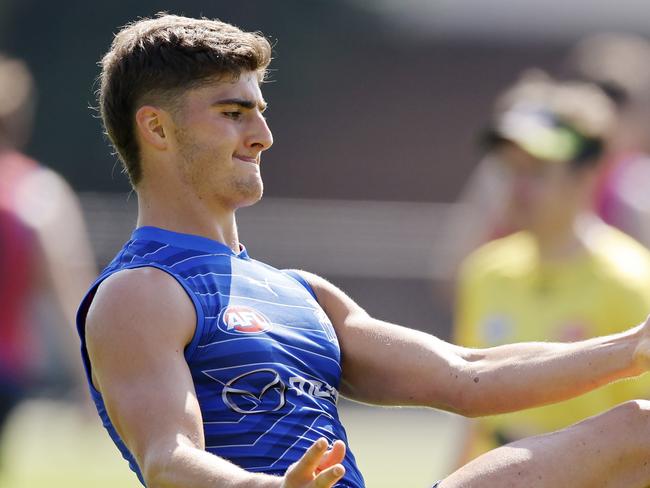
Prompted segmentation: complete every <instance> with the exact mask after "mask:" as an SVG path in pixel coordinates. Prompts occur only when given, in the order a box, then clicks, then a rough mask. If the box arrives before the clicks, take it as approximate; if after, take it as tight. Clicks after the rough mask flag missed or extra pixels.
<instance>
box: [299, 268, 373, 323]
mask: <svg viewBox="0 0 650 488" xmlns="http://www.w3.org/2000/svg"><path fill="white" fill-rule="evenodd" d="M295 271H296V272H297V273H299V274H300V275H301V276H302V277H303V278H304V279H305V280H306V281H307V283H309V285H310V286H311V287H312V289H313V290H314V293H315V294H316V297H317V298H318V302H319V303H320V305H321V307H323V309H324V310H325V313H327V315H328V316H329V317H330V320H331V321H332V323H333V325H334V327H335V328H337V329H338V328H339V327H341V326H342V325H343V324H344V323H346V322H349V320H351V319H353V318H367V316H368V314H367V313H366V311H365V310H364V309H363V308H361V307H360V306H359V305H358V304H357V303H356V302H355V301H354V300H353V299H352V298H350V297H349V296H348V295H347V294H346V293H345V292H344V291H343V290H341V289H340V288H339V287H337V286H336V285H334V284H332V283H330V282H329V281H327V280H326V279H325V278H323V277H322V276H318V275H317V274H314V273H310V272H308V271H304V270H295Z"/></svg>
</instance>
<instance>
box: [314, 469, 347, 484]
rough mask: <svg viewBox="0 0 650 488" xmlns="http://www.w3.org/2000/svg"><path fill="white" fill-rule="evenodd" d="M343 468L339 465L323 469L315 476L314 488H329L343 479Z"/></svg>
mask: <svg viewBox="0 0 650 488" xmlns="http://www.w3.org/2000/svg"><path fill="white" fill-rule="evenodd" d="M344 474H345V468H344V467H343V465H341V464H335V465H334V466H330V467H329V468H327V469H324V470H323V471H321V472H320V473H319V475H318V476H316V479H315V480H314V487H315V488H331V487H332V486H334V483H336V482H337V481H339V480H340V479H341V478H343V475H344Z"/></svg>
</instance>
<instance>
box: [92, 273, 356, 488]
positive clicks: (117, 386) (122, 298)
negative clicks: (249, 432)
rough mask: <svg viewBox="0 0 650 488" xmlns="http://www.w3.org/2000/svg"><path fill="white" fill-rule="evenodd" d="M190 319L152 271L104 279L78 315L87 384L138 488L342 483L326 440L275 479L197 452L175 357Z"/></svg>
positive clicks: (193, 414) (178, 291) (164, 278)
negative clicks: (134, 470) (133, 464)
mask: <svg viewBox="0 0 650 488" xmlns="http://www.w3.org/2000/svg"><path fill="white" fill-rule="evenodd" d="M152 290H154V291H155V293H152V292H151V291H152ZM195 321H196V314H195V311H194V307H193V305H192V303H191V301H190V299H189V297H187V295H186V294H185V292H184V291H183V290H182V288H181V287H180V286H179V284H178V283H177V282H176V281H175V280H174V279H173V278H172V277H170V276H169V275H167V274H166V273H164V272H162V271H160V270H157V269H154V268H140V269H135V270H125V271H121V272H119V273H117V274H115V275H113V276H111V277H110V278H108V279H107V280H106V281H105V282H103V283H102V284H101V285H100V287H99V289H98V291H97V294H96V296H95V298H94V300H93V304H92V306H91V308H90V310H89V313H88V318H87V322H86V337H87V344H88V352H89V356H90V359H91V363H92V368H93V381H94V383H95V386H96V387H97V388H98V390H99V391H101V393H102V396H103V398H104V401H105V404H106V408H107V411H108V414H109V416H110V418H111V421H112V422H113V424H114V425H115V428H116V429H117V431H118V433H119V435H120V437H121V438H122V440H123V441H124V442H125V444H126V445H127V446H128V448H129V450H130V451H131V453H133V455H134V456H135V458H136V461H137V463H138V466H140V469H141V471H142V473H143V476H144V478H145V481H146V483H147V486H148V487H149V488H170V487H179V488H180V487H182V488H208V487H210V488H213V487H215V486H219V487H223V488H248V487H256V488H303V487H304V488H311V487H314V488H316V487H318V488H321V487H322V488H328V487H331V486H333V484H334V483H335V482H336V481H338V480H339V479H340V478H341V477H342V475H343V467H342V466H341V465H340V464H339V463H340V461H341V460H342V459H343V456H344V451H345V448H344V446H342V444H337V445H335V446H334V449H333V450H332V451H330V452H327V442H324V441H323V440H321V441H320V442H316V443H315V444H314V445H313V446H312V447H311V448H310V449H309V450H308V451H307V452H306V453H305V455H304V456H303V458H301V460H300V461H299V462H298V463H296V464H295V465H294V466H292V467H291V468H290V469H289V470H288V471H287V474H286V476H284V477H282V478H280V477H274V476H267V475H263V474H254V473H249V472H247V471H245V470H243V469H241V468H239V467H238V466H235V465H234V464H232V463H230V462H228V461H227V460H225V459H222V458H220V457H217V456H214V455H212V454H210V453H208V452H206V451H205V450H204V447H205V445H204V436H203V424H202V417H201V411H200V408H199V404H198V401H197V397H196V393H195V390H194V385H193V382H192V378H191V375H190V371H189V368H188V366H187V363H186V361H185V358H184V355H183V350H184V348H185V346H186V345H187V344H188V343H189V342H190V341H191V338H192V336H193V334H194V330H195Z"/></svg>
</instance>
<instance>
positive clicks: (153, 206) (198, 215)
mask: <svg viewBox="0 0 650 488" xmlns="http://www.w3.org/2000/svg"><path fill="white" fill-rule="evenodd" d="M137 193H138V222H137V226H138V227H143V226H153V227H160V228H162V229H167V230H171V231H174V232H180V233H184V234H193V235H198V236H202V237H207V238H209V239H212V240H215V241H218V242H221V243H223V244H225V245H226V246H228V247H230V248H231V249H232V250H233V251H234V252H239V251H240V249H241V248H240V244H239V234H238V231H237V221H236V219H235V212H234V211H233V210H230V209H221V208H208V207H207V206H206V205H204V204H201V203H202V202H195V201H191V198H190V197H188V196H184V197H182V198H176V199H175V198H169V197H167V196H162V195H160V194H154V193H152V192H147V191H142V190H138V192H137Z"/></svg>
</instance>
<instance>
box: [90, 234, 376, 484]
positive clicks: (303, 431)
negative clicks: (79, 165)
mask: <svg viewBox="0 0 650 488" xmlns="http://www.w3.org/2000/svg"><path fill="white" fill-rule="evenodd" d="M143 266H150V267H155V268H158V269H160V270H163V271H165V272H166V273H169V274H170V275H171V276H172V277H174V278H175V279H176V280H177V281H178V283H179V284H180V285H181V286H182V287H183V289H184V290H185V292H186V293H187V294H188V296H189V297H190V298H191V300H192V302H193V303H194V307H195V310H196V316H197V323H196V333H195V335H194V337H193V339H192V341H191V343H190V344H189V345H188V346H187V348H186V349H185V359H186V361H187V364H188V366H189V369H190V372H191V374H192V379H193V381H194V387H195V389H196V394H197V397H198V401H199V404H200V407H201V413H202V416H203V430H204V434H205V445H206V450H207V451H208V452H211V453H213V454H215V455H217V456H220V457H223V458H225V459H228V460H230V461H231V462H233V463H234V464H236V465H238V466H241V467H242V468H244V469H246V470H248V471H254V472H263V473H268V474H276V475H282V474H284V472H285V471H286V469H287V468H288V467H289V466H290V465H291V464H292V463H294V462H296V461H297V460H298V459H299V458H300V456H302V454H303V453H304V452H305V450H306V449H307V448H308V447H309V446H310V445H311V444H312V443H313V441H315V440H316V439H318V438H319V437H325V438H327V439H328V440H329V441H330V442H333V441H334V440H336V439H341V440H343V441H345V442H346V444H347V436H346V433H345V429H344V428H343V426H342V425H341V422H340V420H339V416H338V411H337V406H336V404H337V397H338V388H339V383H340V380H341V365H340V349H339V344H338V341H337V338H336V334H335V332H334V329H333V327H332V324H331V323H330V321H329V319H328V317H327V315H326V314H325V312H324V311H323V309H322V308H321V307H320V306H319V304H318V302H317V301H316V298H315V295H314V294H313V291H312V290H311V287H310V286H309V285H308V284H307V283H306V282H305V281H304V280H303V279H302V278H301V277H300V276H299V275H298V274H297V273H295V272H290V271H280V270H277V269H274V268H272V267H270V266H268V265H266V264H263V263H261V262H259V261H255V260H253V259H251V258H250V257H249V256H248V255H247V253H246V251H245V250H244V251H242V252H241V253H239V254H235V253H233V252H232V250H231V249H230V248H228V247H227V246H225V245H224V244H222V243H219V242H217V241H213V240H211V239H207V238H204V237H200V236H194V235H188V234H180V233H176V232H171V231H167V230H163V229H159V228H155V227H141V228H139V229H136V230H135V232H134V233H133V235H132V237H131V240H130V241H128V242H127V243H126V244H125V246H124V247H123V249H122V250H121V252H120V253H119V254H118V255H117V256H116V257H115V259H114V260H113V261H112V262H111V263H110V264H109V265H108V267H107V268H106V269H105V270H104V271H103V272H102V274H101V275H100V276H99V278H98V279H97V280H96V282H95V283H94V284H93V285H92V287H91V289H90V291H89V292H88V294H87V295H86V297H85V298H84V300H83V302H82V304H81V307H80V309H79V313H78V316H77V327H78V330H79V334H80V337H81V344H82V347H81V349H82V356H83V360H84V364H85V367H86V372H87V376H88V381H89V385H90V390H91V395H92V397H93V400H94V401H95V405H96V406H97V410H98V412H99V415H100V417H101V418H102V421H103V424H104V427H105V428H106V429H107V430H108V432H109V434H110V436H111V438H112V439H113V441H114V442H115V444H116V445H117V447H118V448H119V450H120V451H121V453H122V455H123V456H124V458H125V459H127V460H128V461H129V464H130V466H131V469H132V470H133V471H135V473H136V474H137V475H138V477H139V479H140V481H142V482H143V484H144V481H143V478H142V473H141V472H140V470H139V468H138V466H137V464H136V463H135V460H134V458H133V456H132V454H131V453H130V452H129V450H128V449H127V447H126V446H125V445H124V443H123V442H122V440H121V439H120V437H119V435H118V434H117V432H116V430H115V428H114V426H113V424H112V423H111V421H110V419H109V417H108V414H107V413H106V408H105V406H104V402H103V399H102V396H101V394H100V393H99V392H98V391H97V390H96V389H95V388H94V387H93V385H92V381H91V380H90V378H91V365H90V361H89V359H88V353H87V350H86V343H85V336H84V330H85V318H86V314H87V312H88V308H89V306H90V303H91V302H92V299H93V296H94V294H95V291H96V289H97V286H98V285H99V283H101V282H102V281H103V280H104V279H106V278H107V277H108V276H110V275H111V274H113V273H115V272H118V271H120V270H122V269H129V268H137V267H143ZM343 464H344V466H345V468H346V474H345V478H344V479H343V480H341V481H340V482H339V483H338V484H337V485H336V486H337V487H341V488H362V487H363V486H364V481H363V477H362V475H361V473H360V472H359V469H358V468H357V465H356V461H355V459H354V456H353V455H352V453H351V451H350V450H348V451H347V455H346V458H345V460H344V462H343Z"/></svg>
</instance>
